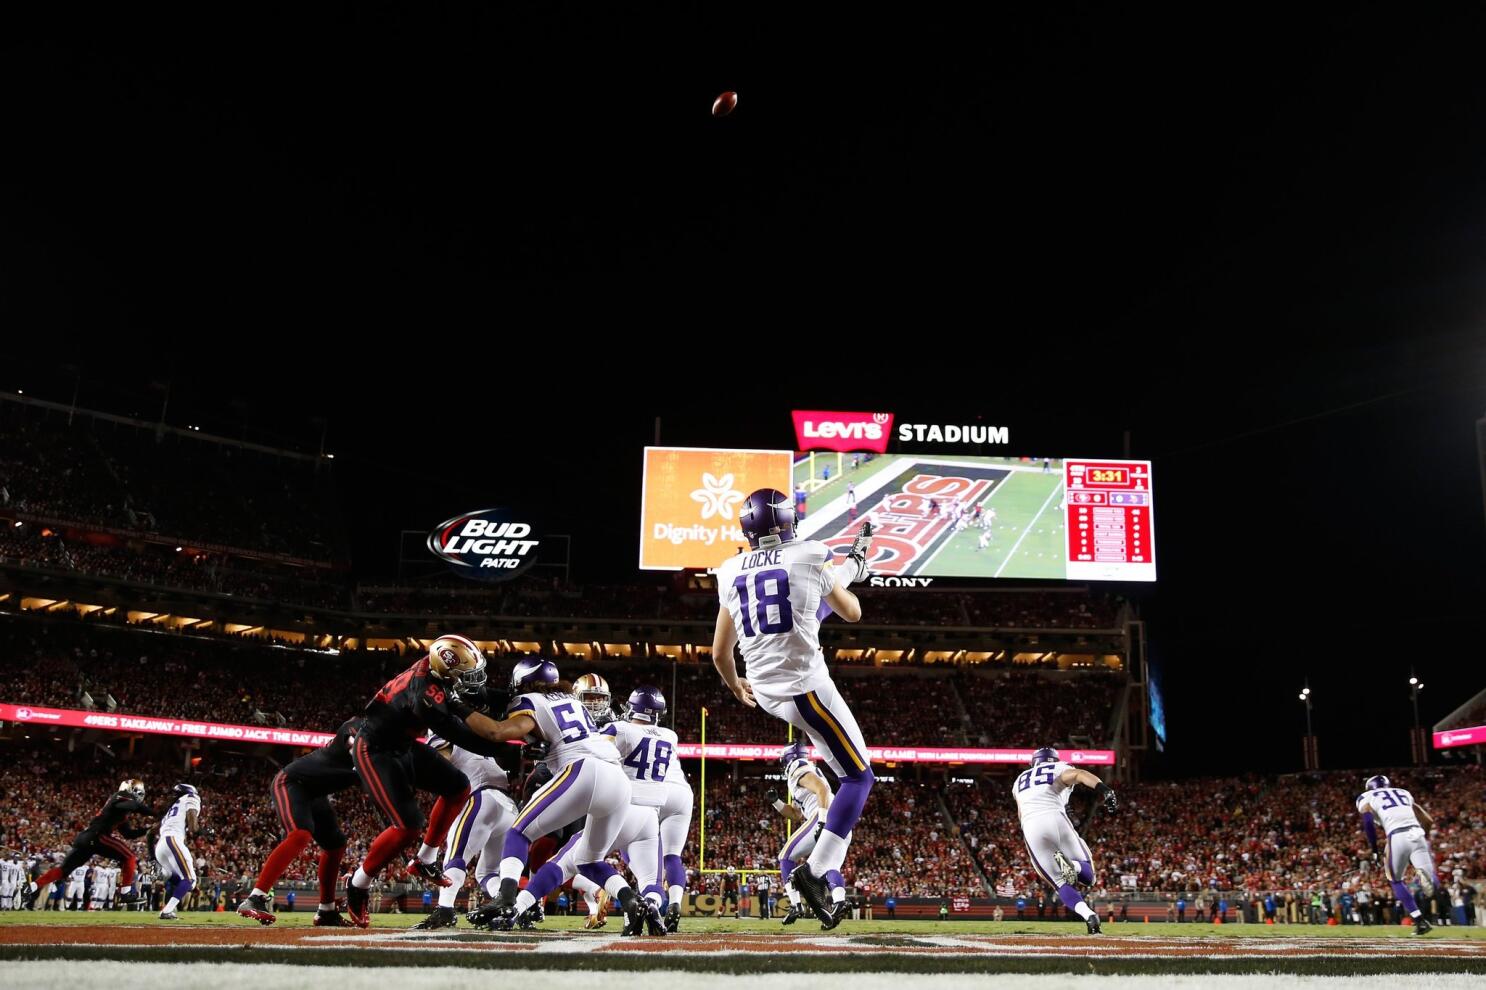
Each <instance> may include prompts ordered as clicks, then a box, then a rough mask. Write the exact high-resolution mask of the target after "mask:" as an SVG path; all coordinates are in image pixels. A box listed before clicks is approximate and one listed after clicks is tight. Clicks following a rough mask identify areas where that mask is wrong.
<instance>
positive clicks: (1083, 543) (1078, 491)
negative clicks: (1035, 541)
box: [1063, 460, 1156, 581]
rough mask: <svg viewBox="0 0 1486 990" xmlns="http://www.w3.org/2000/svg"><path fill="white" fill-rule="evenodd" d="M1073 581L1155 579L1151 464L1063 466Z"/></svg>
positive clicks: (1069, 569)
mask: <svg viewBox="0 0 1486 990" xmlns="http://www.w3.org/2000/svg"><path fill="white" fill-rule="evenodd" d="M1063 484H1064V491H1065V492H1066V493H1067V494H1066V497H1065V501H1064V507H1063V511H1064V525H1065V532H1066V533H1067V539H1068V562H1067V571H1066V576H1067V577H1068V579H1069V580H1070V581H1154V580H1156V544H1155V528H1154V523H1155V498H1154V495H1153V494H1152V490H1151V465H1150V462H1149V461H1084V460H1068V461H1064V462H1063Z"/></svg>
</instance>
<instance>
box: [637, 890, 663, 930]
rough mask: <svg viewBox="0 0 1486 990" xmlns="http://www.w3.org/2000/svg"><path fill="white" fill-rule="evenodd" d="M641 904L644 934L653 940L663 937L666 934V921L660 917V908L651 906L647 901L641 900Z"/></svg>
mask: <svg viewBox="0 0 1486 990" xmlns="http://www.w3.org/2000/svg"><path fill="white" fill-rule="evenodd" d="M642 903H644V905H645V934H646V935H650V936H652V937H655V938H660V937H662V936H664V935H665V934H666V919H665V918H664V917H662V916H661V913H660V908H658V907H656V906H655V905H654V904H651V903H650V902H649V901H645V900H643V898H642Z"/></svg>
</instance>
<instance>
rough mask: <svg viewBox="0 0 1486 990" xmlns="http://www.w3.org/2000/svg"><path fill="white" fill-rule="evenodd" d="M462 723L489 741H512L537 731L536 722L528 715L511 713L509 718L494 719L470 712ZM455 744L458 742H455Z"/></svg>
mask: <svg viewBox="0 0 1486 990" xmlns="http://www.w3.org/2000/svg"><path fill="white" fill-rule="evenodd" d="M464 724H465V725H467V726H469V728H470V731H471V732H473V733H474V734H475V735H477V736H479V737H480V738H481V739H488V740H489V741H490V742H512V741H513V740H517V739H525V738H526V737H527V736H529V735H531V734H532V733H533V732H535V731H537V723H536V721H535V720H534V719H533V718H532V717H531V716H530V715H513V716H512V717H510V718H507V719H502V720H500V721H496V720H495V719H493V718H491V717H490V716H489V715H482V714H480V713H479V712H470V714H469V715H468V716H467V717H466V718H465V720H464ZM455 745H458V743H457V742H456V743H455Z"/></svg>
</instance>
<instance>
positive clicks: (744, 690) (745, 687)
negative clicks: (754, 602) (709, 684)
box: [712, 607, 758, 708]
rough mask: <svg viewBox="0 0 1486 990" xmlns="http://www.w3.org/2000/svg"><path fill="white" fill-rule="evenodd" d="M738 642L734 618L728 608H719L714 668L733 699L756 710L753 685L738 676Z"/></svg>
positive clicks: (714, 647)
mask: <svg viewBox="0 0 1486 990" xmlns="http://www.w3.org/2000/svg"><path fill="white" fill-rule="evenodd" d="M737 642H738V630H736V629H734V628H733V617H732V616H731V615H730V614H728V610H727V608H725V607H719V608H718V610H717V626H716V628H715V629H713V631H712V666H713V667H715V668H716V669H717V676H718V677H721V678H722V683H724V684H726V685H727V687H728V690H729V691H731V692H733V697H735V698H737V699H738V700H739V701H741V702H743V704H745V705H747V706H748V707H749V708H756V707H757V706H758V702H756V701H754V700H753V685H751V684H749V683H748V681H747V679H746V678H742V677H739V676H738V665H737V664H736V663H734V662H733V647H734V646H735V645H737Z"/></svg>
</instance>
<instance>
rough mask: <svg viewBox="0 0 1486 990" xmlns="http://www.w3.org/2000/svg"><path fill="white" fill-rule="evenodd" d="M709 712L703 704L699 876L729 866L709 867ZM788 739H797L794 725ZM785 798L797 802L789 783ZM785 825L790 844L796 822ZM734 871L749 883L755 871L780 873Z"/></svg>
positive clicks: (789, 802)
mask: <svg viewBox="0 0 1486 990" xmlns="http://www.w3.org/2000/svg"><path fill="white" fill-rule="evenodd" d="M707 714H708V713H707V709H706V706H703V708H702V798H701V810H700V812H699V814H700V818H699V819H698V820H697V875H698V876H705V875H707V874H709V873H726V872H727V867H726V866H724V867H722V868H721V869H711V870H709V869H707ZM786 739H787V741H788V742H791V743H792V742H794V741H795V727H794V726H793V725H791V726H789V734H788V735H787V736H786ZM784 800H785V803H787V804H790V805H793V804H794V803H795V802H794V798H793V796H792V795H791V794H790V790H789V786H788V784H786V785H785V788H784ZM784 825H785V829H784V841H785V843H786V844H788V843H789V841H790V839H792V838H793V837H794V834H795V823H794V822H792V821H790V820H789V819H788V818H786V819H785V820H784ZM733 872H735V873H737V874H739V875H740V876H741V878H742V882H744V883H747V882H748V878H749V877H750V876H751V875H753V874H755V873H772V874H775V875H778V873H779V871H778V870H777V869H774V870H750V869H738V868H737V867H734V870H733Z"/></svg>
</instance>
